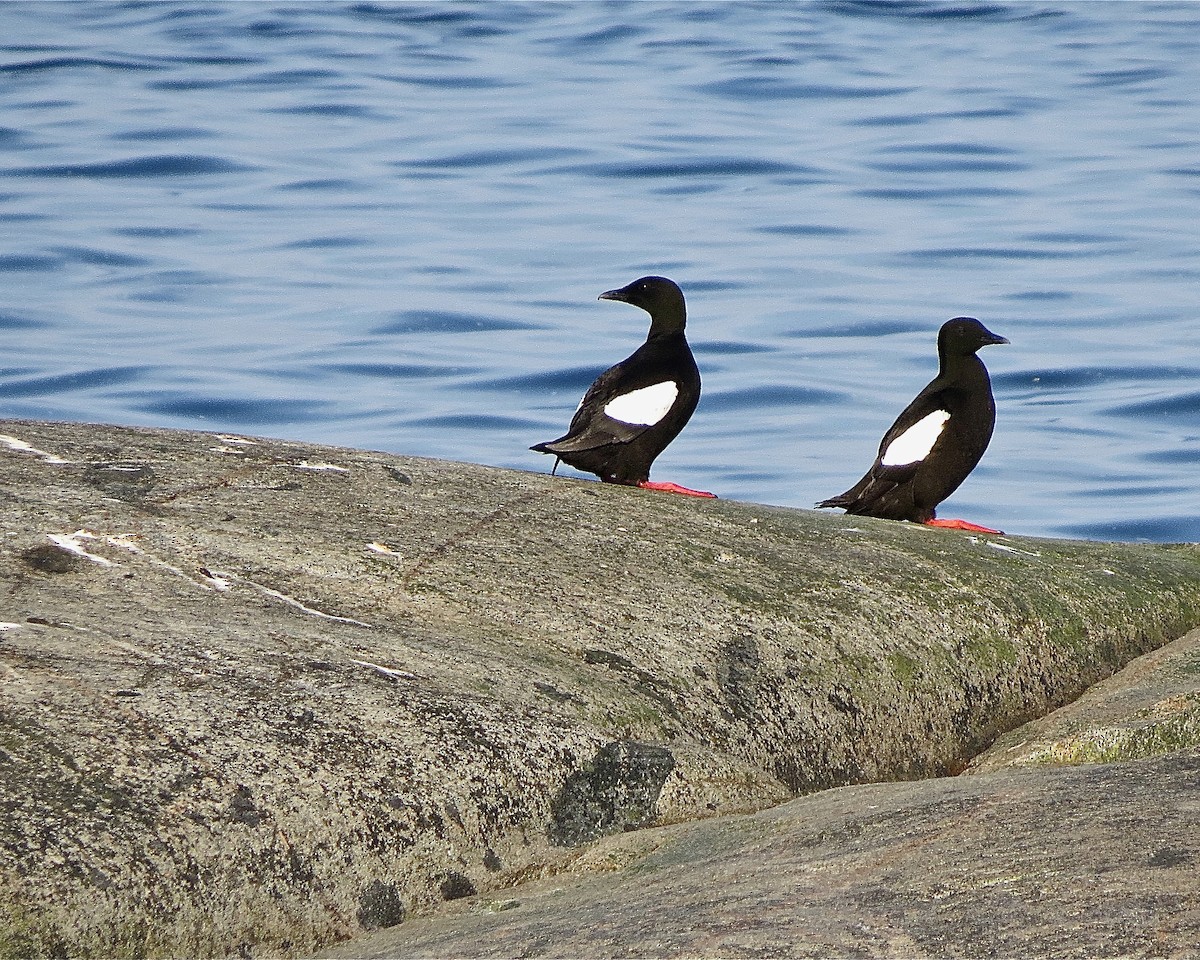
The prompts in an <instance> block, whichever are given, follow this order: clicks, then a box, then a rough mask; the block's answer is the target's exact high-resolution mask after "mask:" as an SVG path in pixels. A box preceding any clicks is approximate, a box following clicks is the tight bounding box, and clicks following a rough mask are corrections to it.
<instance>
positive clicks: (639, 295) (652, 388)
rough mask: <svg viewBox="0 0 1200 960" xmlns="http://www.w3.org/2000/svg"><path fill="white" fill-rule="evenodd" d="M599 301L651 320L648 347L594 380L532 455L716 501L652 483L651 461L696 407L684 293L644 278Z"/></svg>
mask: <svg viewBox="0 0 1200 960" xmlns="http://www.w3.org/2000/svg"><path fill="white" fill-rule="evenodd" d="M599 299H601V300H623V301H624V302H625V303H632V304H633V305H634V306H635V307H641V308H642V309H643V310H645V311H646V312H647V313H649V314H650V333H649V334H648V335H647V337H646V342H645V343H643V344H642V345H641V346H640V347H639V348H638V349H637V351H636V352H634V353H633V355H632V356H630V357H627V358H626V359H624V360H622V361H621V362H620V363H618V364H617V365H616V366H613V367H609V368H608V369H607V370H605V371H604V372H603V373H602V374H600V376H598V377H597V378H596V381H595V382H594V383H593V384H592V385H591V386H590V387H589V388H588V391H587V393H586V394H584V397H583V400H582V402H581V403H580V404H579V409H578V410H576V411H575V416H574V417H572V418H571V426H570V428H569V429H568V430H567V433H566V435H565V436H562V437H559V438H558V439H557V440H549V441H547V442H546V443H538V444H535V445H534V446H532V447H530V448H529V449H530V450H536V451H537V452H538V453H552V454H554V455H555V456H556V457H558V459H559V460H565V461H566V462H567V463H569V464H570V465H571V466H573V467H575V468H576V469H577V470H583V471H585V472H587V473H594V474H596V475H597V476H599V477H600V479H601V480H603V481H604V482H605V483H622V484H625V485H627V486H637V487H644V488H646V489H648V490H666V491H668V492H671V493H684V494H688V495H689V496H694V497H711V496H713V494H711V493H705V492H703V491H700V490H690V489H688V488H687V487H681V486H679V484H675V483H654V482H651V480H650V465H651V464H652V463H653V462H654V458H655V457H657V456H658V455H659V454H660V453H662V452H663V450H665V449H666V447H667V444H669V443H670V442H671V441H672V440H674V439H675V438H676V437H677V436H678V435H679V431H680V430H682V429H683V428H684V425H685V424H686V423H687V422H688V420H689V419H690V418H691V416H692V413H693V412H694V411H695V409H696V404H697V403H698V402H699V401H700V371H699V370H698V369H697V368H696V361H695V359H694V358H693V357H692V351H691V349H690V348H689V347H688V343H687V338H686V337H685V336H684V333H683V328H684V326H685V324H686V322H687V307H686V306H685V304H684V300H683V291H682V290H680V289H679V287H678V286H677V285H676V284H675V283H674V282H673V281H671V280H668V279H667V278H666V277H642V278H641V279H640V280H634V281H633V283H631V284H629V286H627V287H622V288H621V289H620V290H608V291H606V292H605V293H602V294H600V297H599ZM555 465H557V461H556V462H555Z"/></svg>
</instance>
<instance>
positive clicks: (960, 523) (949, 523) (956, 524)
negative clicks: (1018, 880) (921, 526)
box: [925, 519, 1004, 533]
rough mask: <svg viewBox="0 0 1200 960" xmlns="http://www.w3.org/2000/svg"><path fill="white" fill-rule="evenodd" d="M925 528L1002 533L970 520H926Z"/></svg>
mask: <svg viewBox="0 0 1200 960" xmlns="http://www.w3.org/2000/svg"><path fill="white" fill-rule="evenodd" d="M925 526H927V527H945V528H946V529H948V530H971V531H973V532H975V533H1004V531H1003V530H993V529H992V528H991V527H981V526H980V525H979V524H977V523H971V521H970V520H937V519H933V520H926V521H925Z"/></svg>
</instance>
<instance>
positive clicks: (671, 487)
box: [638, 480, 717, 500]
mask: <svg viewBox="0 0 1200 960" xmlns="http://www.w3.org/2000/svg"><path fill="white" fill-rule="evenodd" d="M638 486H639V487H641V488H642V489H643V490H661V491H662V492H663V493H682V494H683V495H684V496H685V497H708V498H710V499H712V500H716V499H717V495H716V494H715V493H706V492H705V491H703V490H693V489H692V488H691V487H681V486H680V485H679V484H677V483H671V482H670V481H666V480H663V481H660V480H643V481H642V482H641V483H639V484H638Z"/></svg>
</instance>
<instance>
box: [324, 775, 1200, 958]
mask: <svg viewBox="0 0 1200 960" xmlns="http://www.w3.org/2000/svg"><path fill="white" fill-rule="evenodd" d="M1198 800H1200V752H1197V751H1191V752H1184V753H1176V754H1172V755H1170V756H1168V757H1163V758H1159V759H1156V760H1152V761H1139V762H1134V763H1127V764H1115V765H1110V766H1080V767H1073V768H1065V769H1064V768H1057V769H1048V768H1047V769H1041V770H1023V771H1019V772H1014V771H1005V772H994V773H987V774H981V775H979V776H972V777H954V778H942V779H938V780H926V781H922V782H918V783H887V784H871V785H865V786H853V787H842V788H838V789H833V790H827V791H824V792H822V793H818V794H814V795H812V796H808V797H804V798H801V799H799V800H794V801H792V802H790V803H786V804H783V805H782V806H779V807H775V808H774V809H771V810H766V811H763V812H760V813H756V814H752V815H743V816H733V817H721V818H718V819H716V820H709V821H706V822H703V823H697V824H686V825H676V826H673V827H666V828H660V829H654V830H646V831H641V832H639V833H636V834H630V835H627V836H626V837H622V838H619V839H617V838H608V839H607V840H604V841H602V842H601V843H599V844H598V845H597V847H596V849H595V850H593V851H592V852H591V854H590V857H589V860H588V862H587V863H586V864H581V868H584V867H586V868H587V869H589V870H590V872H589V873H587V874H584V875H573V874H572V875H561V876H557V877H554V878H553V879H550V880H544V881H541V882H538V883H531V884H527V885H525V886H522V887H518V888H516V889H513V890H508V891H504V893H503V895H502V896H494V897H491V898H476V899H473V900H470V901H463V902H462V903H456V904H449V905H447V906H446V907H445V908H443V910H442V911H441V912H440V914H439V915H437V916H434V917H428V918H418V919H415V920H412V921H409V922H407V923H405V924H403V925H402V926H400V927H397V928H395V929H394V930H390V931H386V932H381V933H379V934H375V935H372V936H367V937H363V938H360V939H358V940H355V941H352V942H351V943H348V944H343V945H341V946H339V947H333V948H329V949H326V950H324V951H322V952H321V953H320V956H322V957H326V958H329V960H337V958H350V957H355V958H362V960H369V958H376V957H397V958H398V957H1047V958H1060V960H1061V958H1079V960H1090V958H1097V957H1105V958H1108V957H1113V958H1115V957H1123V958H1127V957H1172V958H1179V960H1182V958H1187V957H1197V956H1200V948H1198V947H1197V944H1200V882H1198V880H1197V876H1198V875H1200V803H1198V802H1197V801H1198ZM605 866H607V867H608V869H607V870H604V869H602V868H603V867H605Z"/></svg>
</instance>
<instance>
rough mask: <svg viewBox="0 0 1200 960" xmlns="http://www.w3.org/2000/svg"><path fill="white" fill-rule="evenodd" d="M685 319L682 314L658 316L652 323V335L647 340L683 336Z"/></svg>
mask: <svg viewBox="0 0 1200 960" xmlns="http://www.w3.org/2000/svg"><path fill="white" fill-rule="evenodd" d="M684 322H685V317H684V315H683V314H682V313H679V314H675V313H672V314H669V315H667V316H656V317H654V318H653V319H652V320H651V321H650V333H649V335H648V336H647V337H646V339H647V340H657V339H658V338H660V337H671V336H676V335H678V336H681V337H682V336H683V327H684Z"/></svg>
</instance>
